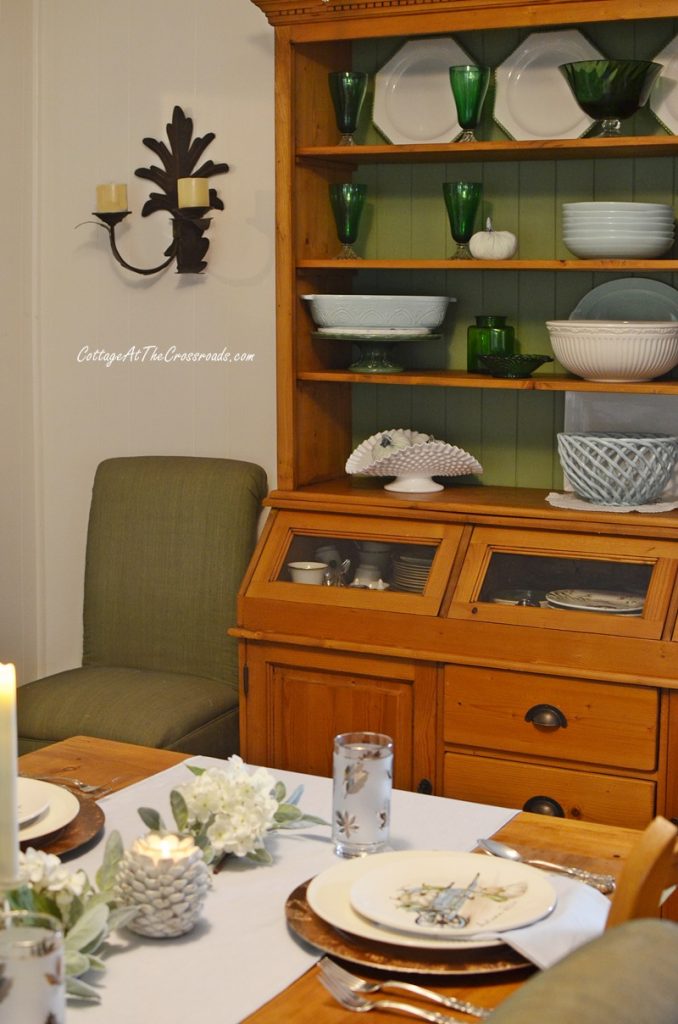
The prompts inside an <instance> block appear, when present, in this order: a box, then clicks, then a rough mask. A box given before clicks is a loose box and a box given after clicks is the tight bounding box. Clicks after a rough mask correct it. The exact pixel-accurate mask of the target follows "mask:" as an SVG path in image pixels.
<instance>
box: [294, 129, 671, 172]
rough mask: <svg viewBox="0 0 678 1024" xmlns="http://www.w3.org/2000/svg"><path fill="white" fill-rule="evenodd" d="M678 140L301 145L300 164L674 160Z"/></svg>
mask: <svg viewBox="0 0 678 1024" xmlns="http://www.w3.org/2000/svg"><path fill="white" fill-rule="evenodd" d="M677 153H678V136H675V135H636V136H632V135H629V136H623V137H622V138H606V139H546V140H539V141H537V142H533V141H513V140H506V141H504V140H493V141H488V142H467V143H463V144H460V143H458V142H450V143H446V144H444V145H440V144H431V143H425V144H423V143H420V144H416V145H414V144H413V145H404V146H403V145H400V146H399V145H390V144H388V143H385V144H383V145H382V144H379V145H369V146H360V145H356V146H300V147H298V148H297V160H299V161H300V162H302V163H314V162H318V163H321V164H326V163H327V162H328V161H329V162H331V163H334V162H336V163H338V164H341V165H342V166H346V165H347V164H349V165H352V166H358V165H359V164H375V163H377V164H381V163H387V164H392V163H469V162H475V161H478V160H482V161H484V162H501V161H508V160H582V159H587V158H590V159H596V160H598V159H604V158H618V157H629V156H632V157H657V156H675V155H676V154H677Z"/></svg>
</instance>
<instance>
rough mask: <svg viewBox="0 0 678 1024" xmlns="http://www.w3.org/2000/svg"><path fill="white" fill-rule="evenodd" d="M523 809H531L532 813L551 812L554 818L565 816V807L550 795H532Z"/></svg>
mask: <svg viewBox="0 0 678 1024" xmlns="http://www.w3.org/2000/svg"><path fill="white" fill-rule="evenodd" d="M523 810H524V811H530V813H531V814H550V815H551V817H552V818H564V817H565V811H564V810H563V808H562V807H561V806H560V804H559V803H558V801H557V800H554V799H553V797H550V796H531V797H530V799H529V800H527V801H526V802H525V803H524V804H523Z"/></svg>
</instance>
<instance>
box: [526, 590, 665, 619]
mask: <svg viewBox="0 0 678 1024" xmlns="http://www.w3.org/2000/svg"><path fill="white" fill-rule="evenodd" d="M546 603H547V605H548V606H549V607H550V608H560V609H565V608H566V609H568V610H570V611H579V612H604V613H605V614H607V615H626V616H635V615H642V614H643V605H644V603H645V601H644V599H643V598H642V597H641V596H640V595H639V594H627V593H624V592H623V591H616V590H577V589H574V590H550V591H549V592H548V594H547V595H546Z"/></svg>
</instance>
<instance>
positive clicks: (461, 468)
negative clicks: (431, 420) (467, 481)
mask: <svg viewBox="0 0 678 1024" xmlns="http://www.w3.org/2000/svg"><path fill="white" fill-rule="evenodd" d="M346 472H347V473H350V474H357V475H360V476H394V477H395V480H393V481H392V482H391V483H388V484H385V485H384V488H385V490H387V491H405V492H409V493H411V494H414V493H416V494H424V493H427V492H433V491H442V490H444V487H443V485H442V484H440V483H437V481H435V480H434V479H433V477H434V476H466V475H467V474H469V473H473V474H480V473H482V472H483V467H482V466H481V465H480V463H479V462H478V460H477V459H476V458H474V457H473V455H470V454H469V453H468V452H466V451H464V449H463V448H457V447H456V446H455V445H452V444H448V443H447V442H446V441H438V440H436V438H434V437H431V435H430V434H422V433H419V432H418V431H415V430H407V429H397V430H383V431H381V432H380V433H378V434H373V435H372V437H368V438H367V440H366V441H363V442H362V444H360V445H358V447H357V448H356V449H355V451H353V452H352V454H351V455H350V456H349V458H348V461H347V463H346Z"/></svg>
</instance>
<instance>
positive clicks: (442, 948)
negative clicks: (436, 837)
mask: <svg viewBox="0 0 678 1024" xmlns="http://www.w3.org/2000/svg"><path fill="white" fill-rule="evenodd" d="M555 905H556V892H555V889H554V887H553V885H552V884H551V882H550V881H549V879H548V877H547V875H545V874H544V873H543V872H540V871H538V870H537V869H536V868H532V867H529V866H528V865H526V864H518V863H515V862H512V861H505V860H500V859H498V858H489V857H480V856H479V855H478V854H473V853H456V852H450V851H440V850H436V851H420V850H406V851H398V852H389V853H381V854H375V855H373V856H371V857H364V858H356V859H355V860H349V861H345V862H343V863H340V864H335V865H334V866H333V867H331V868H328V869H327V870H326V871H323V872H321V873H320V874H319V875H316V877H315V878H313V879H312V880H311V881H310V883H305V884H304V885H303V886H299V887H298V889H296V890H295V891H294V892H293V893H292V894H291V895H290V897H289V898H288V901H287V908H286V909H287V919H288V922H289V924H290V927H291V928H293V929H294V930H295V931H296V932H297V934H299V935H300V936H301V937H302V938H304V939H305V940H306V941H307V942H310V943H311V944H312V945H314V946H316V947H317V948H318V949H321V950H323V951H324V952H327V953H332V954H334V955H336V956H340V957H342V959H345V960H349V961H352V962H354V963H359V964H364V965H369V966H372V967H377V968H381V969H383V970H390V971H399V972H411V973H420V974H426V973H429V974H436V973H437V974H450V975H454V974H469V973H474V972H477V973H491V972H495V971H509V970H516V969H519V968H520V967H521V966H524V965H525V963H526V961H525V960H524V959H523V958H522V957H521V956H520V954H518V953H516V952H515V951H514V950H512V949H510V948H509V947H508V946H507V945H505V944H504V943H503V942H502V938H501V933H502V932H505V931H508V930H510V929H513V928H522V927H524V926H526V925H529V924H532V923H534V922H536V921H540V920H542V919H543V918H545V917H546V916H548V915H549V914H551V913H552V911H553V909H554V907H555Z"/></svg>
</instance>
